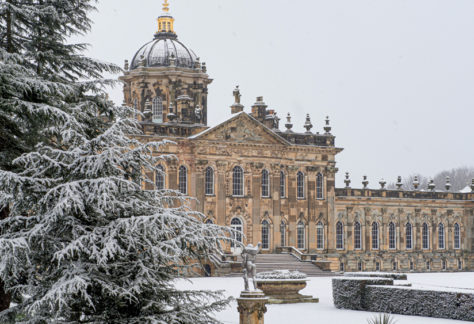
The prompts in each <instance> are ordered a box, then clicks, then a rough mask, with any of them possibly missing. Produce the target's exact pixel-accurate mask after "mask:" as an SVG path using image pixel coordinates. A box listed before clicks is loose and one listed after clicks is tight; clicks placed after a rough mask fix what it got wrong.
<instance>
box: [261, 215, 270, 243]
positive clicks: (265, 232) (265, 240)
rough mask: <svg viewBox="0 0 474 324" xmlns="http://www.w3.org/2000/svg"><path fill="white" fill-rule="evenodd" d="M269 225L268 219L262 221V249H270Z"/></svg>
mask: <svg viewBox="0 0 474 324" xmlns="http://www.w3.org/2000/svg"><path fill="white" fill-rule="evenodd" d="M269 232H270V231H269V225H268V222H267V221H266V220H264V221H263V222H262V249H265V250H268V249H269V248H270V244H269V238H268V236H269V235H268V233H269Z"/></svg>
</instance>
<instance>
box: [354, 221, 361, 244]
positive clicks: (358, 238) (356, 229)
mask: <svg viewBox="0 0 474 324" xmlns="http://www.w3.org/2000/svg"><path fill="white" fill-rule="evenodd" d="M361 248H362V244H361V232H360V223H359V222H356V223H355V225H354V249H356V250H360V249H361Z"/></svg>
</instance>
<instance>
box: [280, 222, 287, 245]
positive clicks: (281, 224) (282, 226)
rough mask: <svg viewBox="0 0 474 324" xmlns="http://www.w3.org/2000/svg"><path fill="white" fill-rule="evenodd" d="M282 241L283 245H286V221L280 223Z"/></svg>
mask: <svg viewBox="0 0 474 324" xmlns="http://www.w3.org/2000/svg"><path fill="white" fill-rule="evenodd" d="M280 243H281V246H286V224H285V222H284V221H281V223H280Z"/></svg>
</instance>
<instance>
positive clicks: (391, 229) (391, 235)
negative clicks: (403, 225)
mask: <svg viewBox="0 0 474 324" xmlns="http://www.w3.org/2000/svg"><path fill="white" fill-rule="evenodd" d="M395 247H396V233H395V224H394V223H390V224H389V225H388V248H389V249H392V250H394V249H395Z"/></svg>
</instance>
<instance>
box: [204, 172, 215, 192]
mask: <svg viewBox="0 0 474 324" xmlns="http://www.w3.org/2000/svg"><path fill="white" fill-rule="evenodd" d="M205 187H206V195H213V194H214V169H213V168H211V167H207V168H206V181H205Z"/></svg>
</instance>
